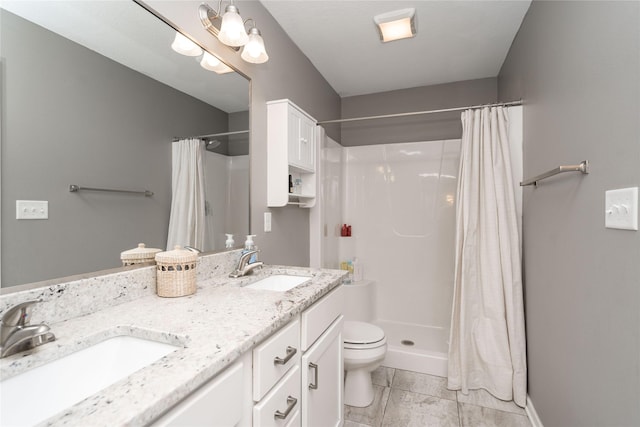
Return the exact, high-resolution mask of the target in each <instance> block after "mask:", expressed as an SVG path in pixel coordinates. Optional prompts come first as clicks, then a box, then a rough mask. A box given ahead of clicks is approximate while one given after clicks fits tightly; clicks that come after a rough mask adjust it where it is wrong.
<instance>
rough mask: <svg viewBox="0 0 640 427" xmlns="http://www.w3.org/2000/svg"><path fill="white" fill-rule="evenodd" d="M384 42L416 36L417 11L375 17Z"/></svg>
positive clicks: (399, 11) (408, 10) (397, 11)
mask: <svg viewBox="0 0 640 427" xmlns="http://www.w3.org/2000/svg"><path fill="white" fill-rule="evenodd" d="M373 20H374V22H375V23H376V24H377V25H378V31H379V32H380V39H381V40H382V41H383V42H385V43H386V42H390V41H393V40H400V39H406V38H410V37H413V36H415V35H416V19H415V9H413V8H409V9H401V10H396V11H393V12H387V13H383V14H381V15H376V16H374V17H373Z"/></svg>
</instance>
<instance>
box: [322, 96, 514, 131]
mask: <svg viewBox="0 0 640 427" xmlns="http://www.w3.org/2000/svg"><path fill="white" fill-rule="evenodd" d="M514 105H522V100H521V99H520V100H518V101H509V102H497V103H494V104H482V105H472V106H470V107H456V108H444V109H441V110H426V111H411V112H409V113H396V114H383V115H381V116H369V117H354V118H351V119H336V120H324V121H321V122H318V124H319V125H324V124H330V123H346V122H355V121H359V120H374V119H387V118H391V117H407V116H417V115H421V114H434V113H447V112H451V111H463V110H468V109H471V108H484V107H500V106H502V107H511V106H514Z"/></svg>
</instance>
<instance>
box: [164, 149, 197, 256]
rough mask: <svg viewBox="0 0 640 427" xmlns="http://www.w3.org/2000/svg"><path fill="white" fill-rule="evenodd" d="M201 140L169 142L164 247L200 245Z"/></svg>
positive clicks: (169, 248)
mask: <svg viewBox="0 0 640 427" xmlns="http://www.w3.org/2000/svg"><path fill="white" fill-rule="evenodd" d="M204 151H205V149H204V142H203V141H201V140H199V139H182V140H180V141H176V142H174V143H173V144H172V154H171V164H172V168H171V169H172V178H171V190H172V196H171V215H170V217H169V233H168V236H167V249H168V250H171V249H173V248H174V246H176V245H180V246H193V247H195V248H202V247H203V244H204V240H205V188H204V182H205V181H204V165H203V160H202V157H203V156H204Z"/></svg>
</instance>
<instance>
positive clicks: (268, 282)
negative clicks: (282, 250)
mask: <svg viewBox="0 0 640 427" xmlns="http://www.w3.org/2000/svg"><path fill="white" fill-rule="evenodd" d="M309 280H311V277H307V276H289V275H287V274H274V275H272V276H267V277H265V278H264V279H260V280H258V281H257V282H254V283H251V284H250V285H247V286H245V288H249V289H262V290H267V291H276V292H286V291H288V290H290V289H293V288H295V287H296V286H298V285H301V284H303V283H305V282H308V281H309Z"/></svg>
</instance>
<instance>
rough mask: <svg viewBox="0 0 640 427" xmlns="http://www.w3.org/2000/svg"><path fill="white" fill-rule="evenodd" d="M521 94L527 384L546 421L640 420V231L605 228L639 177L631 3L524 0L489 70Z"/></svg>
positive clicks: (639, 8) (639, 64)
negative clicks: (609, 204)
mask: <svg viewBox="0 0 640 427" xmlns="http://www.w3.org/2000/svg"><path fill="white" fill-rule="evenodd" d="M499 95H500V98H503V99H513V98H519V97H522V98H523V99H524V175H525V176H532V175H536V174H538V173H541V172H543V171H545V170H547V169H551V168H553V167H555V166H557V165H559V164H572V163H576V162H579V161H581V160H584V159H588V160H589V161H590V162H591V173H590V174H589V175H586V176H580V175H579V174H576V175H570V176H562V177H557V178H555V179H550V180H548V181H543V182H542V183H541V185H540V186H539V187H538V188H532V187H527V188H526V189H525V191H524V260H525V267H526V272H525V282H526V284H525V286H526V289H525V298H526V301H525V302H526V322H527V339H528V363H529V395H530V396H531V400H532V402H533V404H534V406H535V408H536V410H537V412H538V414H539V416H540V418H541V420H542V423H543V424H544V425H545V427H555V426H563V427H566V426H605V425H606V426H631V425H636V426H637V425H640V404H639V402H640V309H639V308H640V279H639V277H640V262H639V261H640V233H638V232H637V231H623V230H612V229H605V228H604V216H605V213H604V194H605V191H606V190H609V189H615V188H625V187H632V186H638V185H640V167H638V161H639V160H640V120H639V117H640V3H638V2H637V1H635V2H612V1H606V2H586V1H580V2H573V1H568V2H559V1H554V2H547V1H537V0H536V1H534V2H533V4H532V6H531V8H530V9H529V12H528V14H527V15H526V17H525V20H524V23H523V25H522V27H521V29H520V32H519V33H518V35H517V37H516V39H515V41H514V43H513V45H512V47H511V50H510V52H509V54H508V56H507V59H506V61H505V63H504V65H503V67H502V70H501V72H500V75H499Z"/></svg>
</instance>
